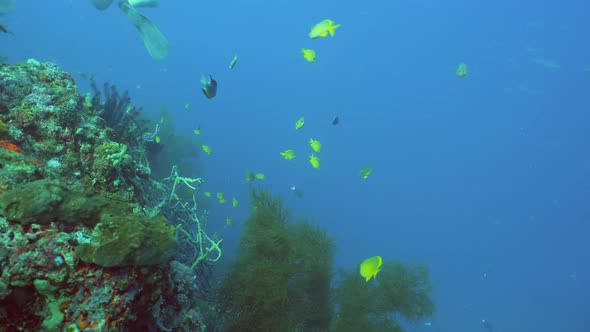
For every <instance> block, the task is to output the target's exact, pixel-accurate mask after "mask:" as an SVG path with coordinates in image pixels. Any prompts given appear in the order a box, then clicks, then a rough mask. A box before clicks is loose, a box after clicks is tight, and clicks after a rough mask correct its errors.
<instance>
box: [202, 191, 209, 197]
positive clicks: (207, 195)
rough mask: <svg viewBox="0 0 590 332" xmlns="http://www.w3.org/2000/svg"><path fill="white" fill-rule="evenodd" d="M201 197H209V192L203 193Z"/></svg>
mask: <svg viewBox="0 0 590 332" xmlns="http://www.w3.org/2000/svg"><path fill="white" fill-rule="evenodd" d="M203 195H205V197H211V193H210V192H208V191H205V192H204V193H203Z"/></svg>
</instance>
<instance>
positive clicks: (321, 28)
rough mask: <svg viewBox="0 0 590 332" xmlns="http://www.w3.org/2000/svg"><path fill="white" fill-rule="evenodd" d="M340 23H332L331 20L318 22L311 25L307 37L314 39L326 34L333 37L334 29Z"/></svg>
mask: <svg viewBox="0 0 590 332" xmlns="http://www.w3.org/2000/svg"><path fill="white" fill-rule="evenodd" d="M339 27H340V24H334V21H332V20H323V21H321V22H320V23H318V24H316V25H314V26H313V27H311V31H310V32H309V38H311V39H315V38H318V37H327V36H328V35H330V36H332V37H334V30H336V29H338V28H339Z"/></svg>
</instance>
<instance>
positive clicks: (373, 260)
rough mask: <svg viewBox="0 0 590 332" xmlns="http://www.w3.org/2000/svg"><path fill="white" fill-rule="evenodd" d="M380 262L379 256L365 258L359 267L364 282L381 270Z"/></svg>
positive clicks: (381, 261) (381, 262)
mask: <svg viewBox="0 0 590 332" xmlns="http://www.w3.org/2000/svg"><path fill="white" fill-rule="evenodd" d="M382 264H383V258H381V256H373V257H369V258H367V259H365V260H364V261H363V262H362V263H361V265H360V268H359V270H360V273H361V276H363V277H364V278H365V281H366V282H369V280H370V279H371V278H376V277H377V273H379V271H381V265H382Z"/></svg>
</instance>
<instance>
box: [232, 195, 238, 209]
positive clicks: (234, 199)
mask: <svg viewBox="0 0 590 332" xmlns="http://www.w3.org/2000/svg"><path fill="white" fill-rule="evenodd" d="M231 205H232V206H233V207H234V209H235V208H237V207H238V200H237V199H236V198H235V197H234V198H232V200H231Z"/></svg>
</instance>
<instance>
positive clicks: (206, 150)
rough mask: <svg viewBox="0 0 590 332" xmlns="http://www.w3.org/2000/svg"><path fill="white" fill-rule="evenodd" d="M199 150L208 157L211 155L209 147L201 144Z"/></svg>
mask: <svg viewBox="0 0 590 332" xmlns="http://www.w3.org/2000/svg"><path fill="white" fill-rule="evenodd" d="M201 149H203V151H205V153H207V154H209V155H210V154H211V147H210V146H209V145H205V144H203V145H201Z"/></svg>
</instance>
